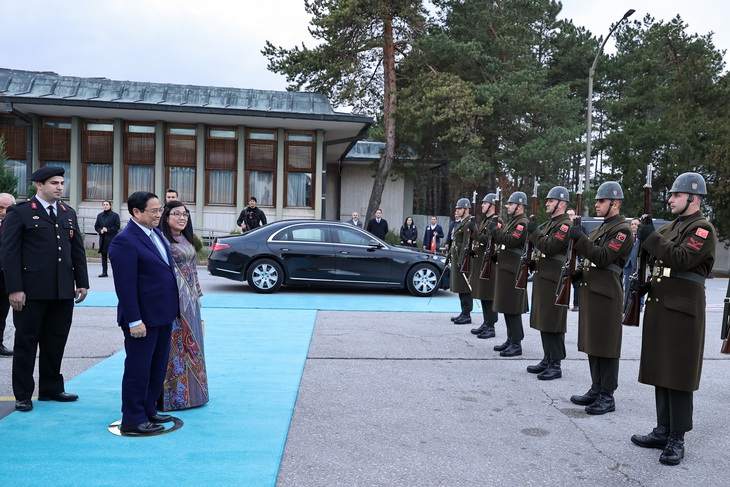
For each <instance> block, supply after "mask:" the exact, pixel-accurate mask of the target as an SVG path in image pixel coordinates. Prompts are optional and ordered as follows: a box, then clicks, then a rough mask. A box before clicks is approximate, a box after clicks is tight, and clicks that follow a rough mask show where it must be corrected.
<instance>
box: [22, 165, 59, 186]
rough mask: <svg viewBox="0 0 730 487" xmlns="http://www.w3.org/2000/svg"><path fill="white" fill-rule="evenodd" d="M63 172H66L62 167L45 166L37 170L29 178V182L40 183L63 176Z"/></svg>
mask: <svg viewBox="0 0 730 487" xmlns="http://www.w3.org/2000/svg"><path fill="white" fill-rule="evenodd" d="M65 172H66V171H65V170H64V169H63V168H62V167H58V166H45V167H42V168H40V169H38V170H37V171H36V172H34V173H33V174H32V175H31V176H30V180H31V181H36V182H39V183H42V182H44V181H45V180H46V179H48V178H52V177H53V176H63V175H64V173H65Z"/></svg>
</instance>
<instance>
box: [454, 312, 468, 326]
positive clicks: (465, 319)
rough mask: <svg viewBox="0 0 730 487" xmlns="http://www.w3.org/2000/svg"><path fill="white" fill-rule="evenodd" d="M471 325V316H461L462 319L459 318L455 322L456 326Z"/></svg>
mask: <svg viewBox="0 0 730 487" xmlns="http://www.w3.org/2000/svg"><path fill="white" fill-rule="evenodd" d="M470 323H471V315H468V314H463V315H461V318H457V319H455V320H454V324H455V325H468V324H470Z"/></svg>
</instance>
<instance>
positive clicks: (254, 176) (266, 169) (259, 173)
mask: <svg viewBox="0 0 730 487" xmlns="http://www.w3.org/2000/svg"><path fill="white" fill-rule="evenodd" d="M276 141H277V133H276V131H274V130H256V129H251V130H247V132H246V188H247V189H248V194H247V195H246V200H248V198H250V197H251V196H254V197H256V199H257V200H258V205H259V206H274V199H275V197H276V196H275V194H274V188H275V183H276V177H275V176H276V158H277V142H276Z"/></svg>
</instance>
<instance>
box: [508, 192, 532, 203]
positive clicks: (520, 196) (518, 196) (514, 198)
mask: <svg viewBox="0 0 730 487" xmlns="http://www.w3.org/2000/svg"><path fill="white" fill-rule="evenodd" d="M507 203H517V204H518V205H527V195H526V194H525V193H523V192H522V191H515V192H514V193H512V194H511V195H510V197H509V199H508V200H507Z"/></svg>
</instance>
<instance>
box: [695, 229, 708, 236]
mask: <svg viewBox="0 0 730 487" xmlns="http://www.w3.org/2000/svg"><path fill="white" fill-rule="evenodd" d="M709 234H710V231H709V230H705V229H704V228H698V229H697V231H696V232H695V235H697V236H698V237H700V238H707V236H708V235H709Z"/></svg>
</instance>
